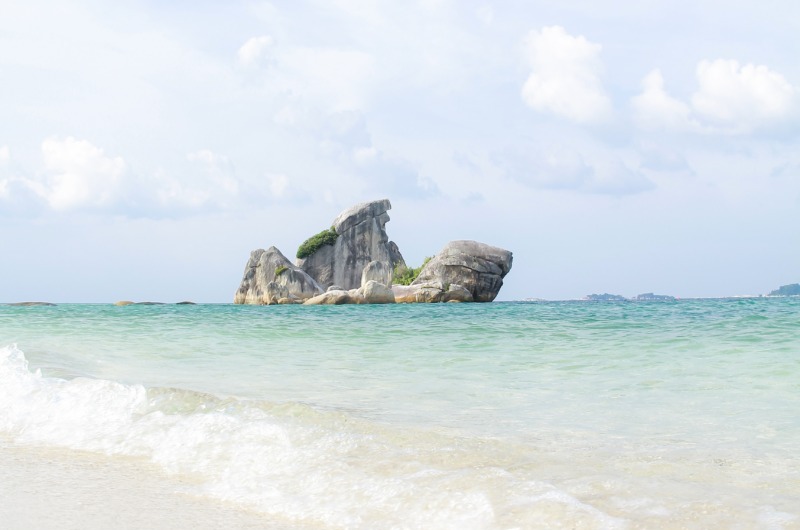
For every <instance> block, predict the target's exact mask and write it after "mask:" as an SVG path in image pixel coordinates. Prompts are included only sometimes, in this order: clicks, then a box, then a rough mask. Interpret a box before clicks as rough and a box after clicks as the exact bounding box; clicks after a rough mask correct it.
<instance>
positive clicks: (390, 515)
mask: <svg viewBox="0 0 800 530" xmlns="http://www.w3.org/2000/svg"><path fill="white" fill-rule="evenodd" d="M0 431H2V433H3V434H5V435H6V436H10V437H11V438H12V439H13V440H14V441H15V442H16V443H17V444H27V445H47V446H58V447H68V448H72V449H79V450H86V451H94V452H100V453H104V454H108V455H114V454H121V455H129V456H138V457H144V458H146V459H147V460H149V461H152V462H154V463H156V464H158V465H159V466H161V467H162V468H163V469H164V470H165V471H166V472H168V473H174V474H180V475H183V476H187V477H190V478H191V479H193V481H194V482H196V483H197V490H198V492H201V493H203V494H206V495H211V496H213V497H216V498H219V499H223V500H227V501H232V502H235V503H239V504H240V505H243V506H247V507H251V508H255V509H257V510H260V511H262V512H265V513H269V514H273V515H279V516H281V517H288V518H291V519H294V520H297V521H307V522H317V523H321V524H323V525H326V526H331V527H347V528H374V527H375V525H379V526H381V527H384V528H423V527H424V528H459V529H471V528H475V529H481V528H494V527H496V525H497V524H498V521H499V520H502V519H503V515H502V512H503V511H505V510H507V509H508V508H509V507H510V506H511V505H510V504H509V500H510V499H511V498H510V497H509V498H506V497H505V493H507V492H511V491H514V490H515V489H517V490H518V491H517V492H516V494H515V496H514V497H513V503H515V506H514V509H515V510H518V511H519V510H520V509H522V511H523V512H524V511H525V510H528V511H530V509H531V508H532V507H535V506H536V505H537V503H540V500H541V497H535V496H532V495H531V496H529V499H528V501H527V502H526V501H525V500H524V497H525V496H524V495H522V496H521V495H520V493H521V491H522V490H524V489H528V490H531V492H536V493H541V492H543V491H552V488H551V487H550V486H548V485H546V484H538V485H531V484H528V485H527V486H525V487H524V488H522V489H519V488H515V484H516V481H517V478H516V477H514V476H513V475H512V474H509V473H508V472H506V471H503V470H501V469H497V468H492V467H487V466H485V461H484V460H483V457H481V456H480V455H478V454H474V453H472V452H471V449H470V448H469V447H466V448H465V447H462V446H459V444H460V441H459V440H458V439H456V438H448V437H444V438H441V437H440V438H437V437H436V436H433V437H432V438H431V437H430V436H428V435H425V434H420V433H414V432H408V431H395V430H392V429H391V428H388V427H385V426H384V427H381V426H377V425H371V424H368V423H366V422H363V421H359V420H356V419H355V418H351V417H349V416H347V415H346V414H344V413H337V412H322V411H318V410H315V409H313V408H311V407H309V406H306V405H300V404H284V405H279V404H271V403H264V402H248V401H242V400H237V399H222V398H219V397H215V396H211V395H207V394H201V393H196V392H190V391H185V390H179V389H163V388H161V389H146V388H144V387H143V386H141V385H125V384H121V383H117V382H114V381H105V380H93V379H86V378H76V379H72V380H64V379H59V378H49V377H43V376H42V374H41V373H40V372H39V371H36V372H31V371H30V370H29V369H28V363H27V360H26V359H25V356H24V354H23V352H22V351H20V350H19V349H18V348H16V347H14V346H10V347H5V348H2V349H0ZM462 442H463V441H462ZM466 445H469V444H466ZM550 500H551V501H552V502H556V503H562V504H564V505H572V504H573V503H574V502H575V501H574V500H573V499H571V498H569V497H568V496H562V497H552V498H551V499H550ZM498 511H500V512H501V513H498ZM578 511H581V510H578ZM586 514H590V515H592V516H594V515H597V516H598V517H597V518H596V521H597V522H599V523H601V526H602V522H603V521H604V520H605V519H604V518H605V517H606V516H605V515H604V514H602V513H600V512H599V511H597V513H595V511H591V510H588V511H587V510H583V509H582V513H581V514H580V517H581V518H585V517H586Z"/></svg>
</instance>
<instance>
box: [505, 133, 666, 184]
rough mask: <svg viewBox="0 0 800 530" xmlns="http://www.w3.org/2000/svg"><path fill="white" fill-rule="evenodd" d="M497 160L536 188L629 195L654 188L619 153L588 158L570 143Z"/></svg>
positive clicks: (507, 153)
mask: <svg viewBox="0 0 800 530" xmlns="http://www.w3.org/2000/svg"><path fill="white" fill-rule="evenodd" d="M493 161H494V163H495V164H497V165H498V166H499V167H500V168H502V170H503V171H504V173H505V174H506V176H508V177H509V178H512V179H514V180H516V181H518V182H520V183H522V184H525V185H526V186H530V187H531V188H534V189H548V190H572V191H576V192H581V193H593V194H594V193H597V194H606V195H629V194H634V193H639V192H642V191H646V190H649V189H652V188H653V187H654V185H653V183H652V182H651V181H650V180H649V179H648V178H647V177H646V176H644V175H643V174H642V173H641V172H640V171H638V170H633V169H631V168H630V167H629V166H628V165H627V164H625V163H624V162H623V161H622V160H620V159H619V158H618V157H616V156H613V155H610V156H609V155H598V154H596V155H594V156H589V157H586V156H584V155H583V154H581V153H580V152H578V151H576V150H575V149H573V148H571V147H568V146H558V145H552V146H548V147H547V148H543V149H533V150H530V151H525V152H523V151H514V150H507V151H505V152H502V153H498V154H495V155H494V156H493Z"/></svg>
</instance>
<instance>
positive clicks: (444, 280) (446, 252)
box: [395, 241, 513, 302]
mask: <svg viewBox="0 0 800 530" xmlns="http://www.w3.org/2000/svg"><path fill="white" fill-rule="evenodd" d="M512 261H513V256H512V254H511V252H509V251H508V250H504V249H502V248H498V247H493V246H491V245H487V244H485V243H479V242H477V241H451V242H450V243H448V244H447V245H445V246H444V248H443V249H442V250H441V252H439V253H438V254H437V255H436V256H434V257H433V259H431V260H430V261H429V262H428V263H427V264H426V265H425V267H424V268H423V269H422V271H420V273H419V276H417V278H416V279H415V280H414V281H413V282H412V283H411V286H410V287H412V289H411V290H410V292H414V293H415V294H414V295H413V296H415V297H416V298H420V297H423V298H431V299H430V300H419V299H418V300H417V301H432V302H439V301H448V300H453V301H469V300H467V298H468V297H467V296H466V294H465V292H467V293H469V294H470V295H471V296H472V301H475V302H491V301H492V300H494V299H495V297H496V296H497V293H498V292H499V291H500V288H501V287H502V286H503V278H504V277H505V275H506V274H508V271H510V270H511V263H512ZM454 285H455V286H456V288H455V289H454V290H453V291H452V294H451V288H453V286H454ZM437 288H438V289H440V293H441V294H440V295H439V298H438V299H433V298H437V295H435V294H434V293H433V292H432V291H435V290H436V289H437ZM404 294H408V295H409V296H410V293H404ZM395 298H398V292H397V291H395ZM398 301H400V300H398Z"/></svg>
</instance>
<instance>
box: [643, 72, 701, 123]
mask: <svg viewBox="0 0 800 530" xmlns="http://www.w3.org/2000/svg"><path fill="white" fill-rule="evenodd" d="M642 88H643V90H642V93H641V94H639V95H638V96H636V97H634V98H633V100H632V102H631V106H632V107H633V110H634V117H635V119H636V122H637V123H638V125H639V126H640V127H642V128H644V129H662V128H663V129H671V130H686V129H691V128H692V127H693V126H696V125H697V124H696V123H693V121H692V118H691V112H692V111H691V109H690V108H689V105H687V104H686V103H684V102H682V101H680V100H678V99H675V98H673V97H672V96H670V95H669V94H667V92H666V90H664V78H663V76H662V75H661V71H660V70H658V69H656V70H653V71H652V72H650V73H649V74H647V76H646V77H645V78H644V80H642Z"/></svg>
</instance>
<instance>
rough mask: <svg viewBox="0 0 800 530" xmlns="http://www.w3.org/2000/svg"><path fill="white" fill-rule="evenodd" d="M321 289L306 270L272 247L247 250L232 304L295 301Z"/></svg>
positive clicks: (315, 293)
mask: <svg viewBox="0 0 800 530" xmlns="http://www.w3.org/2000/svg"><path fill="white" fill-rule="evenodd" d="M322 292H323V289H322V287H320V285H319V284H318V283H317V282H316V281H315V280H314V279H313V278H312V277H311V276H309V275H308V274H307V273H306V272H305V271H303V270H302V269H300V268H299V267H296V266H295V265H294V264H292V262H291V261H289V260H288V259H286V256H284V255H283V254H281V251H280V250H278V249H277V248H275V247H270V248H269V249H267V250H264V249H258V250H254V251H253V252H251V253H250V259H249V260H248V262H247V265H246V266H245V268H244V276H243V277H242V283H241V284H240V285H239V289H238V290H237V291H236V294H235V295H234V298H233V303H234V304H261V305H265V304H266V305H269V304H277V303H283V304H285V303H298V302H302V301H304V300H307V299H309V298H312V297H314V296H316V295H318V294H320V293H322Z"/></svg>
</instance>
